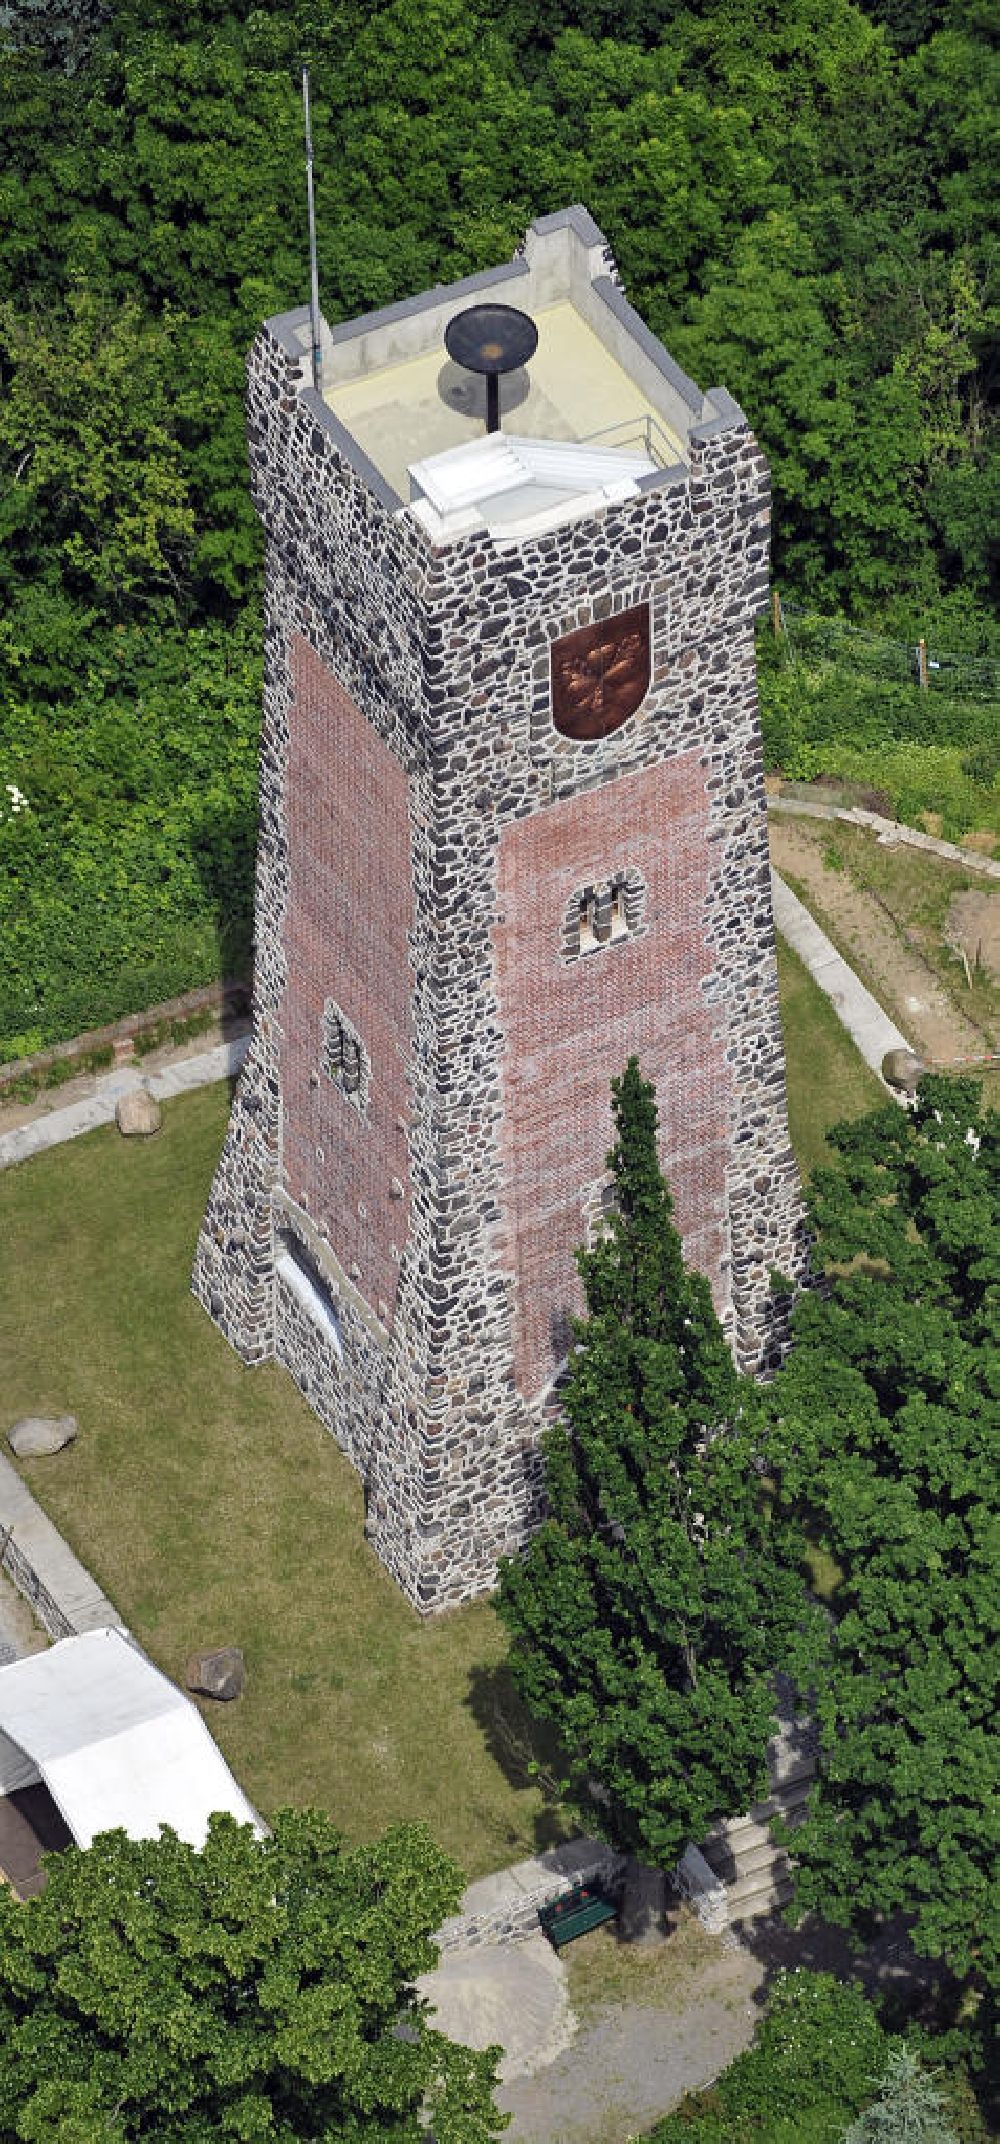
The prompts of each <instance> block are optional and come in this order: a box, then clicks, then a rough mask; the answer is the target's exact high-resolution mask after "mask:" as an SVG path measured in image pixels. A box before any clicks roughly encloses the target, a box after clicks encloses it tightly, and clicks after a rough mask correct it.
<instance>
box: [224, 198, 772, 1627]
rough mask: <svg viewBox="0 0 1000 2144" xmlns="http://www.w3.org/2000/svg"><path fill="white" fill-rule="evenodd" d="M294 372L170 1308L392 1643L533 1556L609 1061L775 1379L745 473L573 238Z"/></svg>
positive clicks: (719, 1297)
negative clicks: (187, 1202) (185, 1315)
mask: <svg viewBox="0 0 1000 2144" xmlns="http://www.w3.org/2000/svg"><path fill="white" fill-rule="evenodd" d="M498 308H502V309H503V310H498ZM473 309H476V310H475V311H474V310H473ZM459 315H469V316H470V317H469V318H468V319H466V320H464V321H463V322H462V323H460V324H459V325H458V326H457V327H453V326H452V323H453V322H455V321H456V319H457V316H459ZM524 316H527V318H526V319H525V318H524ZM449 330H450V331H451V332H450V333H448V340H447V343H446V331H449ZM449 352H451V353H452V354H449ZM529 352H530V353H531V354H530V355H528V354H527V353H529ZM525 359H526V362H525V361H524V360H525ZM470 367H473V368H475V367H479V368H480V369H470ZM511 367H513V368H514V369H510V368H511ZM505 368H506V369H505ZM498 371H499V372H500V373H501V374H502V377H501V378H500V382H499V400H500V418H501V427H502V428H501V429H500V431H499V432H488V431H487V430H486V428H485V422H484V420H485V418H486V415H487V412H488V409H489V405H490V403H491V401H494V400H495V389H494V388H493V387H492V386H491V384H490V379H491V375H493V376H494V377H495V376H496V374H497V372H498ZM321 378H322V393H320V392H318V391H317V389H316V387H315V386H314V384H313V377H312V365H311V359H310V325H309V317H308V314H307V312H306V311H302V312H295V313H289V314H285V315H283V316H281V317H280V318H278V319H275V320H271V321H270V322H269V323H268V324H267V326H266V327H265V328H264V329H263V330H262V332H261V334H260V336H259V337H258V339H257V342H256V344H255V347H254V351H253V355H252V359H251V365H250V397H249V408H250V456H251V465H252V472H253V482H254V488H255V495H256V501H257V505H258V508H259V511H260V514H261V517H262V519H263V522H264V526H265V530H266V534H267V597H266V602H267V656H266V678H265V688H264V721H263V737H262V744H261V769H260V788H261V794H260V842H259V852H258V869H257V910H256V973H255V993H254V1025H253V1038H252V1044H251V1049H250V1055H249V1059H248V1062H247V1066H246V1070H245V1071H244V1073H243V1077H242V1079H241V1082H240V1086H239V1089H238V1092H237V1095H236V1099H235V1102H234V1106H233V1112H232V1119H231V1122H230V1127H229V1133H228V1136H227V1140H226V1145H225V1149H224V1152H223V1155H222V1159H221V1162H220V1165H219V1169H218V1172H217V1175H216V1178H215V1183H214V1185H213V1189H212V1193H211V1197H210V1200H209V1205H208V1211H207V1213H206V1216H205V1221H204V1225H203V1229H202V1233H201V1237H200V1241H199V1246H198V1254H197V1262H196V1267H195V1276H194V1286H195V1290H196V1293H197V1295H198V1296H199V1298H200V1300H201V1302H202V1303H203V1304H204V1305H205V1307H206V1309H207V1310H208V1311H209V1312H210V1313H211V1315H212V1317H213V1318H215V1319H216V1321H217V1322H218V1324H219V1325H220V1327H221V1328H222V1330H223V1332H224V1333H225V1334H226V1335H227V1336H228V1338H229V1339H230V1341H231V1342H232V1344H233V1346H234V1347H235V1348H236V1349H237V1350H238V1351H239V1353H240V1354H241V1356H242V1357H243V1358H244V1360H245V1361H246V1362H249V1363H257V1362H263V1361H265V1360H267V1359H270V1358H276V1359H277V1360H278V1361H280V1362H282V1363H284V1364H285V1365H286V1367H287V1368H288V1370H289V1371H290V1372H291V1374H292V1376H293V1377H294V1379H295V1380H296V1382H297V1384H298V1385H299V1386H300V1387H301V1389H302V1391H303V1392H304V1393H305V1394H306V1395H307V1397H308V1399H309V1401H310V1403H311V1405H312V1406H313V1407H314V1408H315V1410H316V1412H317V1414H318V1415H319V1416H320V1418H321V1419H322V1421H323V1422H324V1423H326V1424H327V1425H328V1427H329V1428H330V1429H331V1430H332V1432H333V1434H334V1435H335V1436H336V1437H337V1439H338V1440H339V1442H340V1443H341V1444H342V1445H343V1447H344V1449H345V1450H346V1451H347V1452H348V1453H349V1454H350V1456H351V1458H352V1459H353V1460H354V1462H355V1464H356V1465H357V1467H358V1468H359V1470H360V1472H361V1474H362V1476H363V1478H364V1482H365V1491H366V1505H367V1525H368V1530H369V1533H370V1535H371V1537H372V1539H373V1541H374V1543H375V1546H376V1548H377V1550H378V1553H379V1554H380V1556H381V1557H382V1558H383V1560H384V1561H385V1563H386V1564H387V1565H388V1567H389V1569H390V1570H391V1571H392V1572H393V1573H394V1574H395V1576H396V1578H397V1579H398V1580H399V1583H400V1585H401V1586H403V1587H404V1589H405V1590H406V1592H407V1593H408V1594H409V1596H410V1597H411V1599H413V1600H414V1601H415V1602H417V1603H418V1605H419V1606H421V1607H423V1608H436V1607H442V1606H445V1605H447V1604H449V1603H452V1602H455V1601H459V1600H463V1599H466V1598H468V1597H469V1596H470V1595H472V1594H474V1593H477V1592H479V1591H481V1590H483V1589H484V1588H486V1587H488V1586H489V1585H490V1584H491V1583H492V1581H493V1578H494V1574H495V1567H496V1559H497V1557H498V1555H500V1554H501V1553H503V1552H505V1551H509V1550H511V1549H512V1548H513V1547H514V1546H515V1545H516V1544H517V1543H519V1542H520V1541H522V1540H523V1539H524V1538H525V1536H526V1534H527V1533H528V1531H529V1530H530V1528H531V1526H532V1524H533V1523H534V1521H535V1520H536V1519H537V1517H538V1514H539V1491H540V1465H539V1459H538V1437H539V1431H540V1429H541V1427H542V1426H543V1424H544V1420H545V1417H546V1410H547V1408H551V1406H552V1405H553V1385H554V1381H556V1380H557V1378H558V1373H559V1370H560V1367H561V1365H562V1363H563V1362H564V1360H565V1357H566V1353H567V1347H568V1345H569V1320H570V1317H571V1315H572V1314H573V1313H574V1311H576V1310H577V1309H578V1308H579V1307H580V1298H579V1293H578V1282H577V1276H576V1271H575V1266H574V1257H573V1254H574V1250H575V1247H576V1246H577V1244H578V1243H580V1241H581V1240H583V1239H584V1238H585V1237H586V1236H587V1234H588V1231H592V1230H593V1228H594V1227H595V1226H596V1225H597V1224H598V1222H599V1218H600V1214H601V1210H602V1195H603V1192H604V1180H605V1155H606V1152H607V1149H608V1147H609V1145H610V1142H611V1111H610V1091H609V1089H610V1081H611V1078H612V1075H613V1074H615V1073H618V1072H620V1071H621V1070H622V1068H623V1066H624V1064H625V1062H626V1059H627V1058H628V1057H629V1055H630V1054H631V1053H632V1052H635V1053H636V1054H637V1056H638V1058H639V1060H640V1063H641V1065H642V1068H643V1071H644V1072H645V1074H646V1075H647V1077H650V1078H652V1079H654V1080H655V1083H656V1089H657V1096H658V1102H659V1110H660V1123H661V1137H662V1159H663V1165H664V1168H665V1170H666V1173H667V1177H668V1180H669V1182H670V1185H671V1188H672V1191H673V1194H674V1198H675V1201H676V1207H677V1218H678V1221H679V1224H680V1227H681V1229H682V1232H683V1236H684V1242H685V1247H686V1252H687V1256H688V1258H689V1260H690V1261H691V1262H692V1263H694V1264H695V1265H697V1266H699V1267H700V1268H701V1270H702V1271H703V1272H704V1273H706V1274H707V1275H708V1277H709V1279H710V1281H711V1284H712V1288H713V1292H714V1295H715V1300H716V1304H717V1307H718V1309H719V1312H720V1314H721V1316H722V1318H723V1320H724V1322H725V1324H726V1327H727V1329H728V1331H729V1333H730V1336H731V1339H732V1344H733V1347H734V1350H735V1353H736V1355H737V1357H738V1359H739V1361H740V1362H741V1363H743V1364H744V1365H746V1366H748V1367H753V1368H763V1367H766V1366H767V1365H768V1364H769V1363H770V1362H771V1361H772V1360H773V1359H774V1357H775V1352H776V1346H777V1343H778V1339H779V1335H778V1332H777V1330H776V1326H775V1309H774V1298H773V1296H772V1294H771V1291H770V1285H769V1283H770V1274H771V1271H772V1269H773V1268H774V1267H776V1266H777V1267H780V1268H781V1269H782V1270H784V1271H786V1272H791V1273H793V1274H796V1273H800V1272H801V1271H802V1267H803V1263H804V1256H805V1251H804V1239H803V1235H802V1226H801V1215H800V1205H799V1193H798V1184H797V1179H796V1173H795V1167H794V1163H793V1160H792V1156H791V1153H790V1149H789V1144H788V1128H787V1119H786V1106H785V1084H784V1062H783V1054H782V1042H781V1031H780V1027H779V1021H778V1003H777V991H776V980H775V959H774V934H773V926H772V918H771V903H770V891H769V881H768V856H767V828H766V820H765V806H764V788H763V777H762V764H761V748H760V733H759V722H758V713H757V697H756V684H755V672H754V647H753V621H754V617H755V615H756V613H757V612H758V611H759V609H760V608H761V605H762V603H763V601H764V599H765V595H766V588H767V533H768V479H767V469H766V466H765V463H764V460H763V457H762V456H761V453H760V450H759V448H758V447H757V444H756V442H755V440H754V438H753V436H752V434H751V432H750V431H749V428H748V426H747V423H746V420H745V418H744V417H743V415H742V413H741V411H740V410H739V409H738V408H737V406H736V404H735V402H733V401H732V399H731V398H730V396H729V395H728V394H726V393H724V392H723V391H721V390H719V389H716V390H713V391H712V392H711V393H709V394H703V393H702V392H701V391H700V389H698V388H697V387H695V385H694V384H693V382H692V381H691V380H689V379H688V378H686V376H685V375H684V374H683V373H682V372H681V371H680V370H679V368H678V367H677V366H676V365H675V364H674V363H673V362H672V360H671V358H670V357H669V356H668V355H667V353H666V351H665V350H664V349H663V348H662V346H661V344H660V343H658V342H657V341H656V340H655V338H654V337H653V336H652V335H651V334H650V333H649V331H648V329H647V328H646V327H644V325H643V323H642V322H641V320H640V319H639V318H638V316H637V315H636V314H635V313H634V312H633V310H632V308H631V307H630V306H629V305H628V304H627V302H626V300H625V298H624V296H623V294H622V291H621V287H620V285H619V282H618V278H617V275H616V272H615V267H614V262H613V260H612V259H611V257H610V255H609V252H608V249H607V246H606V244H605V241H604V239H603V237H602V234H601V232H600V231H599V230H598V229H597V227H596V225H595V224H594V223H593V222H592V221H591V218H590V217H589V216H588V215H587V214H586V213H585V212H584V211H583V210H582V209H579V208H574V209H569V210H567V211H565V212H564V213H561V214H559V215H555V216H546V217H543V218H542V219H541V220H540V221H539V222H538V223H536V224H534V225H533V226H532V228H531V230H530V231H529V232H528V235H527V238H526V241H525V244H524V247H523V248H522V250H521V252H520V254H519V255H518V257H517V258H516V259H515V260H514V262H513V263H511V264H510V265H509V266H506V267H503V268H499V269H496V270H494V271H492V272H490V273H488V274H485V275H480V276H474V277H470V278H468V279H467V280H466V281H465V282H462V283H456V284H454V285H452V286H450V287H448V288H440V287H439V288H438V289H436V290H433V291H430V292H427V293H425V294H424V295H423V296H421V297H418V298H414V299H412V300H410V301H408V302H407V303H405V304H401V305H394V306H389V307H387V308H386V309H385V310H384V311H382V312H378V313H372V314H369V315H368V316H366V317H365V318H364V319H361V320H356V321H352V322H349V323H348V324H346V325H345V326H341V327H337V328H334V329H332V330H331V329H329V328H328V327H326V326H325V325H324V326H323V329H322V373H321Z"/></svg>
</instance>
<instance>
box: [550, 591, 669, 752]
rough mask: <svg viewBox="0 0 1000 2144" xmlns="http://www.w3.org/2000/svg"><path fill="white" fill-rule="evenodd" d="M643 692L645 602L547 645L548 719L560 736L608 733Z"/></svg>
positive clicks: (646, 671) (632, 709)
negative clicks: (549, 649)
mask: <svg viewBox="0 0 1000 2144" xmlns="http://www.w3.org/2000/svg"><path fill="white" fill-rule="evenodd" d="M648 691H649V605H648V603H642V604H640V605H639V606H638V607H637V608H636V609H635V610H626V611H622V612H621V614H620V616H619V617H617V618H602V619H601V621H600V624H598V625H583V626H581V627H580V630H579V632H576V633H565V634H564V635H563V637H562V639H561V640H554V641H553V643H552V719H553V721H554V723H555V726H556V728H557V730H559V731H561V733H562V735H563V736H564V737H579V738H591V737H608V736H610V734H611V732H612V730H619V729H621V726H622V723H623V722H627V721H628V718H629V716H630V715H634V713H635V710H636V708H637V707H638V706H639V703H640V701H641V700H644V699H645V697H646V694H647V692H648Z"/></svg>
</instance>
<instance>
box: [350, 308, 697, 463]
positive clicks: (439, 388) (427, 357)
mask: <svg viewBox="0 0 1000 2144" xmlns="http://www.w3.org/2000/svg"><path fill="white" fill-rule="evenodd" d="M511 295H512V297H513V300H514V302H515V303H516V302H517V300H518V296H519V293H517V292H516V291H515V292H513V293H512V294H511ZM522 302H523V301H522ZM531 313H532V318H533V320H534V322H535V325H536V327H537V329H538V348H537V350H536V352H535V355H534V357H532V358H531V359H530V360H529V362H528V364H527V365H526V366H525V367H524V368H523V370H522V371H520V372H515V373H511V374H509V375H508V376H507V378H506V379H505V380H501V382H500V407H501V421H502V423H503V427H504V430H505V431H506V430H508V429H510V430H511V431H515V432H517V433H518V434H519V435H520V436H521V437H532V438H537V439H548V440H565V441H575V442H585V441H587V440H588V439H590V438H592V437H593V435H594V434H595V433H601V432H603V431H606V430H614V429H619V428H620V429H621V430H622V431H623V432H624V431H625V430H627V429H628V427H630V426H631V427H633V428H634V431H635V433H636V435H637V434H638V432H639V428H640V426H642V425H643V424H644V423H645V421H646V419H647V418H648V417H650V415H652V416H653V417H654V418H655V422H656V426H657V431H658V434H659V441H660V454H659V458H660V460H661V462H662V463H664V464H666V463H669V462H671V461H677V462H680V461H683V460H684V458H685V455H686V451H687V448H686V442H685V441H684V440H682V438H681V435H680V433H679V431H678V430H677V429H675V428H674V427H673V426H672V425H671V424H670V423H669V421H668V419H667V418H666V417H665V416H664V414H663V412H662V411H660V410H653V409H652V408H651V403H650V397H649V394H648V392H647V390H646V389H645V388H644V387H642V386H640V385H638V384H637V382H636V381H635V380H634V379H632V378H630V376H629V373H628V372H627V371H626V369H625V366H624V365H623V364H622V363H621V362H620V360H619V359H618V358H617V357H616V356H615V355H614V353H613V352H612V351H611V350H610V349H609V348H608V347H607V344H606V343H604V342H602V341H601V339H600V337H599V336H598V335H596V334H595V333H594V330H593V328H592V327H590V326H589V325H588V323H587V321H586V320H584V319H583V318H582V316H581V314H580V313H579V312H578V310H577V308H576V306H575V305H574V304H573V303H572V302H571V300H569V299H568V298H567V299H564V300H562V302H561V303H559V304H556V305H548V306H544V307H541V308H538V309H536V308H535V307H531ZM348 354H349V353H348V352H347V351H346V350H345V351H344V352H343V353H342V352H341V351H340V350H339V349H338V350H337V351H336V352H335V355H334V359H333V363H332V365H331V371H333V368H334V366H335V365H336V363H337V360H338V359H340V361H341V362H346V360H347V356H348ZM325 399H326V401H327V402H328V403H329V405H330V408H331V409H332V410H333V412H334V415H335V416H337V417H339V419H340V421H341V423H342V424H343V425H345V426H346V428H347V430H348V431H349V432H350V433H351V435H352V437H353V438H354V439H356V440H357V442H358V444H359V446H360V447H361V448H362V449H363V450H364V452H365V454H367V455H368V457H369V459H370V460H371V461H372V462H374V464H375V467H376V468H377V469H378V470H380V471H381V473H382V475H383V476H384V477H386V478H387V480H388V482H389V483H390V484H391V485H392V487H393V489H394V491H396V492H398V494H399V496H400V498H401V499H405V498H406V497H407V472H408V470H409V468H410V466H411V465H412V463H413V462H414V461H416V460H417V459H418V458H420V459H424V458H428V457H431V456H436V455H438V454H440V453H443V452H445V451H446V450H447V449H448V448H451V447H457V446H462V445H465V444H467V443H469V442H471V441H474V440H477V439H481V438H482V437H483V431H484V415H485V406H486V384H485V381H483V380H481V379H479V378H478V377H477V375H476V374H475V373H469V372H465V371H464V370H463V368H462V367H461V366H460V365H456V364H454V363H453V362H452V360H451V359H450V358H449V357H448V354H447V352H446V350H445V348H444V345H443V342H441V341H436V342H435V346H434V348H433V349H431V350H426V351H419V352H417V353H416V354H415V355H413V356H405V357H403V358H401V359H397V360H396V361H395V362H393V363H390V364H386V365H382V366H381V367H378V368H376V369H373V370H370V371H366V372H363V373H362V374H361V375H360V376H358V377H354V378H347V379H338V378H337V377H336V375H335V372H334V376H333V377H332V378H330V379H328V380H327V381H326V385H325Z"/></svg>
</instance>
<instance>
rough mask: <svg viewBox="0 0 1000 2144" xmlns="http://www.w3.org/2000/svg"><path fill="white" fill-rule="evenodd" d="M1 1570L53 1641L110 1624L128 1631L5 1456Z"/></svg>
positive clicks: (1, 1463)
mask: <svg viewBox="0 0 1000 2144" xmlns="http://www.w3.org/2000/svg"><path fill="white" fill-rule="evenodd" d="M0 1569H3V1570H4V1571H6V1572H7V1574H8V1576H9V1577H10V1578H11V1579H12V1580H13V1583H14V1585H15V1586H16V1587H17V1590H18V1592H19V1593H20V1594H22V1595H23V1597H24V1599H25V1600H26V1601H27V1602H28V1604H29V1606H30V1607H31V1608H32V1609H33V1610H34V1613H35V1615H36V1616H37V1617H38V1620H39V1622H40V1623H41V1624H43V1626H44V1628H45V1629H46V1630H47V1631H48V1633H49V1636H50V1638H74V1637H76V1635H77V1633H78V1632H79V1631H81V1630H101V1629H104V1628H106V1627H108V1626H111V1627H112V1628H114V1629H116V1630H124V1629H125V1625H124V1623H123V1622H122V1619H121V1616H120V1615H119V1613H118V1610H117V1608H114V1607H112V1604H111V1602H110V1601H109V1600H108V1599H107V1598H106V1596H105V1595H104V1594H103V1593H102V1592H101V1590H100V1587H99V1586H97V1585H96V1584H95V1582H94V1580H93V1579H92V1578H91V1575H90V1572H89V1571H87V1570H85V1569H84V1567H83V1564H82V1563H80V1562H79V1561H78V1559H77V1557H76V1556H74V1554H73V1551H72V1549H71V1548H69V1547H68V1546H67V1544H66V1542H65V1541H64V1540H63V1537H62V1535H61V1533H60V1532H59V1531H58V1529H57V1528H56V1527H55V1526H53V1524H52V1521H51V1519H50V1518H48V1517H47V1516H46V1514H45V1512H44V1511H43V1510H42V1507H41V1505H40V1504H38V1503H36V1501H35V1498H34V1497H33V1496H32V1494H31V1491H30V1489H29V1488H27V1487H26V1485H25V1483H24V1482H23V1481H22V1480H21V1477H20V1475H19V1474H18V1473H17V1471H16V1469H15V1468H14V1467H12V1466H11V1463H10V1460H9V1459H5V1458H3V1456H2V1455H0Z"/></svg>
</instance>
